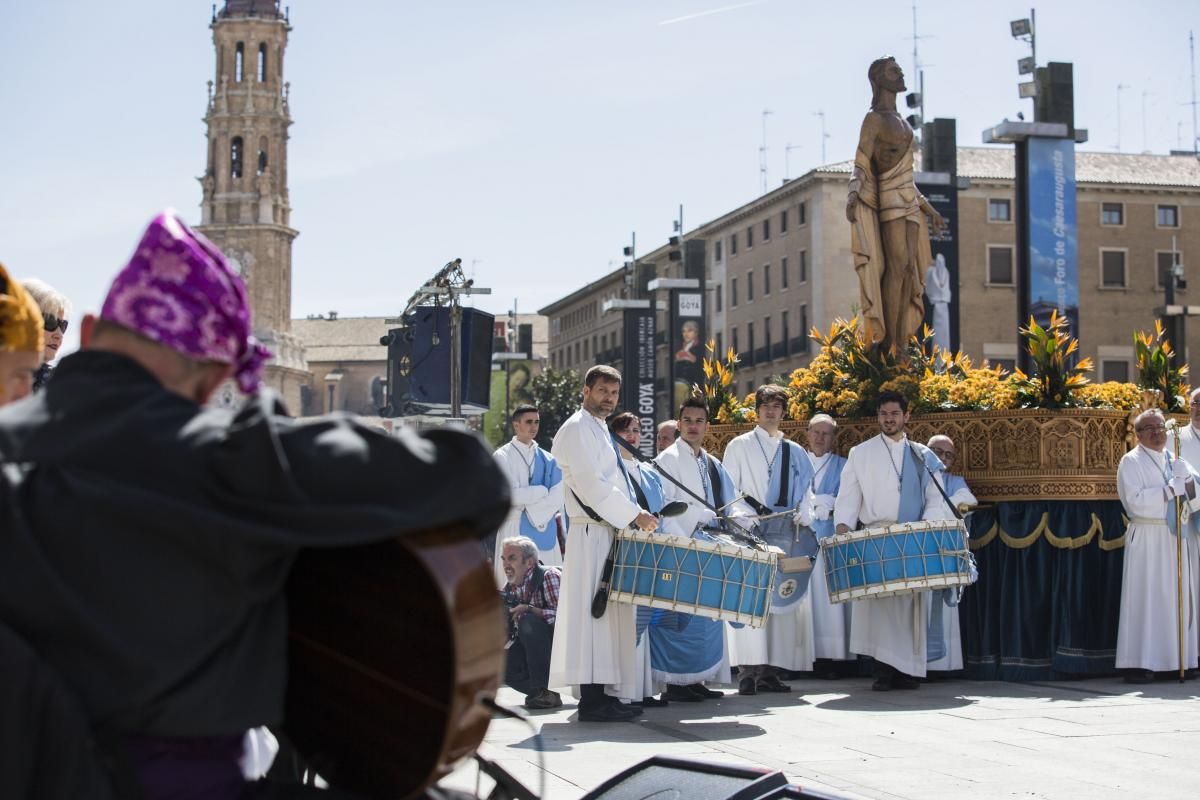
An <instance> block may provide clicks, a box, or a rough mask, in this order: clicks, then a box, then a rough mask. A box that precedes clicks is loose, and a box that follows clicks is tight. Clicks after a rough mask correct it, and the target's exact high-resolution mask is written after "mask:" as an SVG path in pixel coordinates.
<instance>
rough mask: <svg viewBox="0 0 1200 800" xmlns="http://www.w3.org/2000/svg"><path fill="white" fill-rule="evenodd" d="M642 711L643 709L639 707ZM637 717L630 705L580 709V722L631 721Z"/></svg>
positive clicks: (606, 705)
mask: <svg viewBox="0 0 1200 800" xmlns="http://www.w3.org/2000/svg"><path fill="white" fill-rule="evenodd" d="M627 709H628V710H627ZM638 711H639V712H640V711H641V709H638ZM636 717H637V714H635V713H634V712H633V709H631V708H629V706H614V705H608V704H605V705H602V706H597V707H595V708H587V709H584V708H581V709H579V721H580V722H631V721H632V720H633V719H635V718H636Z"/></svg>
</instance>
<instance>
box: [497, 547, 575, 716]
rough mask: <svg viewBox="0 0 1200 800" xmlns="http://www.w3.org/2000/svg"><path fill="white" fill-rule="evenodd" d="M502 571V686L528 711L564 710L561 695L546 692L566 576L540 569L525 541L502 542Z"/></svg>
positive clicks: (552, 569) (554, 569)
mask: <svg viewBox="0 0 1200 800" xmlns="http://www.w3.org/2000/svg"><path fill="white" fill-rule="evenodd" d="M500 552H501V556H500V562H501V564H502V565H503V568H504V577H505V578H506V579H507V581H508V582H507V583H506V584H505V585H504V592H503V595H504V607H505V608H506V609H507V610H508V645H507V647H508V657H507V659H506V663H505V667H504V682H505V683H507V684H508V685H509V686H511V687H512V688H514V689H516V690H517V691H518V692H522V693H524V695H525V702H524V703H523V704H522V705H524V706H525V707H526V708H529V709H538V708H555V707H557V706H561V705H562V698H561V697H559V696H558V692H552V691H550V690H549V689H548V688H546V684H547V683H548V681H549V678H550V644H551V642H553V641H554V618H555V616H556V614H557V613H558V590H559V587H560V586H561V584H562V571H561V570H560V569H558V567H546V566H542V565H541V564H539V563H538V546H537V543H536V542H534V541H533V540H532V539H530V538H528V537H526V536H510V537H509V538H507V539H504V540H503V541H501V542H500Z"/></svg>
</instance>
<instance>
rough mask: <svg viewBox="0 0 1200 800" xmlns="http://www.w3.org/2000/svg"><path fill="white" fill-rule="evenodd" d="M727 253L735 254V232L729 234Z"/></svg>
mask: <svg viewBox="0 0 1200 800" xmlns="http://www.w3.org/2000/svg"><path fill="white" fill-rule="evenodd" d="M729 254H730V255H733V256H736V255H737V234H736V233H731V234H729ZM734 305H735V306H736V305H737V303H734Z"/></svg>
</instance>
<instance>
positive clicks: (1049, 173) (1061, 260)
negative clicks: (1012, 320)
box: [1021, 136, 1079, 338]
mask: <svg viewBox="0 0 1200 800" xmlns="http://www.w3.org/2000/svg"><path fill="white" fill-rule="evenodd" d="M1028 165H1029V166H1028V181H1027V183H1026V186H1028V189H1029V203H1028V205H1027V207H1028V209H1029V285H1028V286H1027V287H1026V291H1027V292H1028V293H1029V312H1030V314H1032V315H1033V318H1034V320H1036V321H1037V323H1038V324H1039V325H1045V324H1046V323H1048V322H1049V321H1050V313H1051V312H1052V311H1058V314H1059V316H1061V317H1066V318H1067V321H1068V324H1069V325H1070V334H1071V336H1074V337H1076V338H1078V337H1079V229H1078V226H1077V224H1076V213H1075V142H1074V141H1072V140H1071V139H1049V138H1042V137H1036V136H1031V137H1030V138H1029V159H1028ZM1027 322H1028V320H1024V321H1022V323H1021V324H1022V325H1024V324H1026V323H1027Z"/></svg>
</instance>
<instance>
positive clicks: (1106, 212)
mask: <svg viewBox="0 0 1200 800" xmlns="http://www.w3.org/2000/svg"><path fill="white" fill-rule="evenodd" d="M1100 224H1101V225H1124V224H1125V204H1124V203H1101V204H1100Z"/></svg>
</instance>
